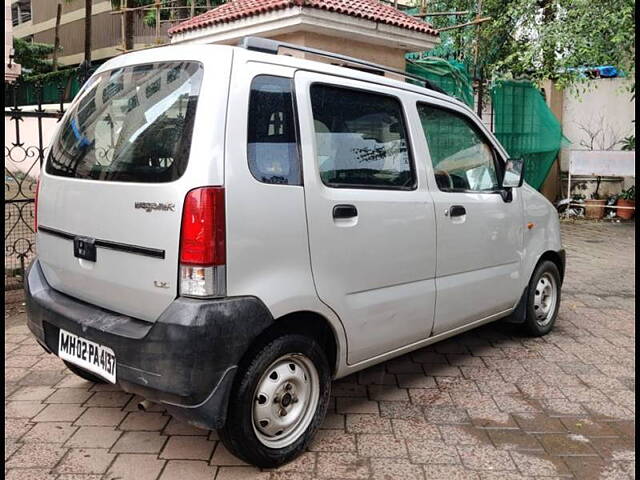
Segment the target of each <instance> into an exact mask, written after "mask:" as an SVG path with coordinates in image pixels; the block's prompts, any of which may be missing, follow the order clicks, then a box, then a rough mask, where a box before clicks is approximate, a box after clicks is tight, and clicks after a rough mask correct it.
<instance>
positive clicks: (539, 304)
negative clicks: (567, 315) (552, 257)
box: [524, 260, 562, 337]
mask: <svg viewBox="0 0 640 480" xmlns="http://www.w3.org/2000/svg"><path fill="white" fill-rule="evenodd" d="M561 285H562V280H561V279H560V272H559V271H558V267H557V266H556V264H555V263H553V262H551V261H549V260H545V261H543V262H540V264H539V265H538V266H537V267H536V269H535V271H534V272H533V275H532V276H531V280H530V281H529V287H528V291H527V311H526V318H525V322H524V327H525V330H526V332H527V333H528V334H529V335H531V336H534V337H541V336H543V335H546V334H547V333H549V332H550V331H551V330H552V329H553V326H554V325H555V323H556V318H557V317H558V311H559V310H560V296H561V295H560V291H561V288H560V287H561Z"/></svg>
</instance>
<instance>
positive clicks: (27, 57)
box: [13, 38, 53, 74]
mask: <svg viewBox="0 0 640 480" xmlns="http://www.w3.org/2000/svg"><path fill="white" fill-rule="evenodd" d="M13 50H14V52H15V53H14V57H13V61H14V62H15V63H19V64H20V65H21V66H22V70H23V72H24V73H25V74H28V73H32V74H39V73H46V72H50V71H51V69H52V68H53V64H52V62H51V60H49V59H48V58H47V57H48V56H49V55H51V53H53V45H50V44H48V43H32V42H28V41H27V40H24V39H22V38H14V39H13Z"/></svg>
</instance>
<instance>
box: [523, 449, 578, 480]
mask: <svg viewBox="0 0 640 480" xmlns="http://www.w3.org/2000/svg"><path fill="white" fill-rule="evenodd" d="M511 458H512V459H513V461H514V462H515V464H516V466H517V467H518V470H519V471H520V472H522V473H523V474H525V475H529V476H534V475H535V476H553V475H570V474H571V472H570V471H569V469H568V468H567V466H566V465H565V463H564V462H563V461H562V460H561V459H560V458H558V457H552V456H549V455H545V454H541V453H536V452H513V451H512V452H511Z"/></svg>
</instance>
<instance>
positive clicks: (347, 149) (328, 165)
mask: <svg viewBox="0 0 640 480" xmlns="http://www.w3.org/2000/svg"><path fill="white" fill-rule="evenodd" d="M311 106H312V109H313V120H314V127H315V134H316V144H317V156H318V158H317V162H318V164H319V166H320V178H321V179H322V182H323V183H324V184H325V185H327V186H330V187H355V188H358V187H360V188H362V187H364V188H400V189H402V188H412V187H413V186H414V185H415V175H414V172H413V168H412V165H411V161H410V158H409V150H408V146H407V133H406V128H405V123H404V116H403V113H402V105H401V104H400V102H399V101H398V100H397V99H395V98H393V97H389V96H387V95H379V94H375V93H369V92H363V91H359V90H352V89H348V88H340V87H333V86H328V85H321V84H315V85H312V86H311Z"/></svg>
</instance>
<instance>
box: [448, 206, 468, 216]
mask: <svg viewBox="0 0 640 480" xmlns="http://www.w3.org/2000/svg"><path fill="white" fill-rule="evenodd" d="M466 214H467V210H466V209H465V208H464V207H463V206H462V205H451V208H449V215H450V216H451V217H461V216H463V215H466Z"/></svg>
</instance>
